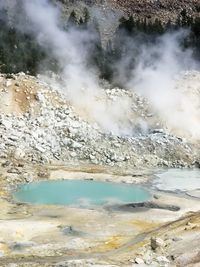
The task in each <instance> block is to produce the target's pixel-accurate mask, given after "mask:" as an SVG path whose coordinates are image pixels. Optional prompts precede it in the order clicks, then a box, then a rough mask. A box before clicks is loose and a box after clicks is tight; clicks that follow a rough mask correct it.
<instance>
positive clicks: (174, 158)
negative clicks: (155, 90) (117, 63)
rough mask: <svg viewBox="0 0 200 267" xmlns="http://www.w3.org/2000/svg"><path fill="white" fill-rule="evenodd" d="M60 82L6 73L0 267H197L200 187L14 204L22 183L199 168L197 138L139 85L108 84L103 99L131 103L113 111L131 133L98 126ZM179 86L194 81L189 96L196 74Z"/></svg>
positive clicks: (118, 179) (142, 179)
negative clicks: (135, 196)
mask: <svg viewBox="0 0 200 267" xmlns="http://www.w3.org/2000/svg"><path fill="white" fill-rule="evenodd" d="M56 79H57V77H51V78H49V77H48V79H47V77H44V76H38V77H32V76H28V75H25V74H24V73H19V74H12V75H4V74H2V75H1V77H0V88H1V103H0V110H1V124H0V133H1V144H0V145H1V151H0V153H1V154H0V158H1V181H0V183H1V192H0V195H1V200H0V205H1V215H0V216H1V221H0V236H1V246H0V252H1V258H0V265H1V266H28V265H31V266H115V267H117V266H199V265H198V264H199V263H198V262H199V241H200V240H199V229H200V228H199V227H200V217H199V212H198V210H199V203H200V202H199V201H200V200H199V198H198V197H199V191H198V190H196V191H194V192H191V193H190V195H186V194H181V193H180V194H179V193H175V192H167V191H165V192H164V191H158V190H155V188H154V189H152V190H151V192H152V194H153V196H152V199H151V200H150V201H149V202H147V203H146V204H144V205H142V206H141V205H140V206H137V205H132V206H127V207H123V208H112V207H110V208H109V207H107V208H106V207H105V208H104V207H102V208H95V209H93V208H92V209H90V208H87V209H81V208H78V207H77V208H70V207H67V206H54V205H50V206H47V205H31V204H22V203H16V202H15V201H13V198H12V192H13V190H15V189H16V186H17V185H19V184H21V183H29V182H33V181H43V180H58V179H61V178H62V179H75V180H76V179H83V180H95V181H110V182H115V183H122V182H123V183H130V184H132V183H133V184H143V185H144V186H147V187H151V181H153V180H154V177H155V175H156V173H158V172H159V171H161V170H163V168H167V167H176V168H183V167H198V166H199V153H200V152H199V146H198V141H197V139H196V137H195V138H194V137H192V136H189V133H188V132H187V131H182V132H180V129H179V133H178V132H177V130H176V129H175V128H172V127H171V128H170V124H169V125H167V124H166V122H165V123H164V122H163V121H162V120H161V118H159V116H158V115H156V113H155V111H154V110H152V108H151V105H150V104H149V103H148V101H147V100H146V99H144V98H142V97H141V96H138V95H137V94H136V93H134V91H132V93H130V92H129V91H126V90H121V89H118V88H111V87H110V88H108V84H107V83H105V82H104V84H105V89H102V94H101V97H99V98H98V99H97V100H96V101H97V103H96V105H100V106H101V107H102V106H103V107H104V106H105V105H106V107H107V108H108V110H109V108H110V106H112V107H113V105H116V103H121V101H122V100H123V101H126V103H129V105H130V109H129V110H128V112H127V113H126V116H125V115H124V114H123V121H122V122H121V121H120V120H121V119H122V118H120V116H117V117H116V118H115V119H116V123H118V125H121V124H122V125H124V128H125V127H127V129H129V131H130V132H129V135H125V134H124V135H123V136H122V135H118V134H117V132H116V133H115V132H113V133H112V132H108V131H106V129H104V128H102V127H100V126H99V125H98V124H97V123H96V122H95V121H94V118H93V117H92V116H89V114H90V113H88V110H87V108H86V107H85V108H83V107H82V106H73V105H72V104H71V103H70V101H69V99H68V98H67V96H66V94H65V91H64V90H63V88H61V87H59V85H58V83H57V82H56ZM102 83H103V82H102ZM176 83H177V87H176V90H179V89H181V90H184V92H185V93H187V90H188V88H190V93H191V92H192V93H191V97H193V98H192V99H196V98H198V97H199V92H200V86H199V84H200V73H199V72H187V73H183V74H182V75H181V76H180V77H179V79H178V80H177V81H176ZM106 88H107V89H106ZM191 89H192V91H191ZM123 103H124V102H123ZM89 111H90V109H89ZM121 111H122V112H123V109H122V110H121ZM126 111H127V110H126ZM141 121H142V122H143V123H141ZM130 125H131V127H132V128H131V130H130ZM114 130H116V127H114ZM184 135H185V137H184ZM188 136H189V137H188ZM188 179H189V177H188Z"/></svg>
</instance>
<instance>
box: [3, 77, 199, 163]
mask: <svg viewBox="0 0 200 267" xmlns="http://www.w3.org/2000/svg"><path fill="white" fill-rule="evenodd" d="M193 75H195V77H199V76H198V75H199V74H198V73H196V74H193ZM191 77H193V76H191V75H188V81H191ZM193 78H194V77H193ZM184 83H185V78H184ZM185 84H186V83H185ZM197 85H198V83H197ZM188 86H191V84H190V82H189V84H188ZM0 87H1V101H0V110H1V114H0V134H1V144H0V146H1V150H0V156H1V158H11V159H12V158H15V159H17V160H25V161H28V162H31V163H56V162H59V163H63V164H64V163H67V162H70V161H73V162H86V163H92V164H95V165H96V164H98V165H99V164H100V165H109V166H118V167H126V166H132V167H133V166H134V167H137V168H142V167H158V166H168V167H170V166H171V167H177V166H178V167H182V166H192V165H195V164H198V160H199V156H198V155H199V154H198V144H197V142H196V141H193V140H190V139H186V138H182V137H183V136H179V135H175V134H173V132H172V133H169V131H167V127H166V125H165V123H164V122H163V121H161V120H160V118H159V117H158V116H157V115H155V114H152V113H151V108H150V106H149V104H148V103H147V101H146V100H145V99H143V98H142V97H139V96H137V95H136V94H135V93H129V92H127V91H124V90H120V89H117V88H115V89H107V90H105V92H106V94H105V99H100V100H99V101H107V102H108V100H109V101H111V104H112V103H113V104H115V102H117V101H118V99H121V98H122V97H124V96H126V97H128V98H129V100H130V101H131V103H132V105H131V110H130V111H129V113H128V114H126V115H125V116H124V118H123V120H124V122H126V123H127V124H128V125H129V127H130V125H131V127H132V128H131V129H132V133H131V134H129V135H128V136H127V135H124V136H120V135H117V134H114V133H112V132H108V131H104V130H103V129H101V127H100V126H99V125H98V123H96V122H94V121H91V120H90V118H88V117H87V116H86V115H85V114H83V113H82V112H81V110H79V109H78V108H77V107H73V106H72V105H71V104H70V103H69V101H68V98H67V96H66V95H64V94H63V93H62V91H57V90H56V89H55V88H52V87H50V86H49V85H48V83H47V82H44V81H42V80H41V79H39V78H34V77H31V76H27V75H25V74H23V73H21V74H18V75H11V76H9V77H8V76H7V77H6V76H5V75H1V77H0ZM196 90H197V91H198V88H196ZM141 120H142V123H141ZM118 123H119V124H121V123H122V125H123V122H120V121H119V122H118ZM143 124H145V127H143ZM144 128H145V129H144Z"/></svg>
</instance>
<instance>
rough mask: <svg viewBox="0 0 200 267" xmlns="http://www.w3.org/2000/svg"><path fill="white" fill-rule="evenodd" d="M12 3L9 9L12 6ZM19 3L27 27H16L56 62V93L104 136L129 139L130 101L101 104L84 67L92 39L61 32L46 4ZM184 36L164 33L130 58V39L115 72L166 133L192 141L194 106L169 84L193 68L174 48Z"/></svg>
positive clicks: (93, 74) (94, 79) (91, 73)
mask: <svg viewBox="0 0 200 267" xmlns="http://www.w3.org/2000/svg"><path fill="white" fill-rule="evenodd" d="M11 2H12V1H11ZM14 2H15V1H13V2H12V6H11V7H12V10H13V8H15V7H16V6H17V2H15V5H14V4H13V3H14ZM22 3H23V6H24V9H25V12H26V15H27V17H28V19H29V20H30V22H31V27H30V25H29V26H24V25H23V26H22V23H19V24H18V27H20V29H21V30H23V31H25V32H26V31H27V32H29V33H30V32H31V33H32V34H34V36H35V38H36V39H37V41H38V43H39V44H40V45H42V46H43V47H45V48H47V49H48V50H49V51H50V53H52V55H53V56H54V57H56V59H57V61H58V62H59V66H60V69H61V77H62V88H63V90H64V91H65V93H66V95H67V97H68V98H69V100H70V101H71V102H72V103H73V105H74V106H75V107H76V108H77V109H79V110H81V112H84V113H85V114H87V115H88V116H90V119H92V120H93V121H94V122H97V123H98V124H99V125H100V126H101V127H102V128H103V129H104V130H105V131H111V132H113V133H115V134H120V135H122V134H132V125H130V120H129V116H130V114H131V103H130V101H129V100H128V99H127V98H121V99H118V100H117V101H115V102H112V101H111V102H110V101H108V100H106V96H105V93H104V91H103V90H102V89H101V87H100V85H99V84H100V83H99V79H98V72H97V71H96V70H95V69H91V68H89V67H88V58H89V51H90V49H91V45H92V43H93V42H94V41H95V38H96V36H95V35H94V34H91V33H89V32H88V31H78V30H77V29H74V28H72V29H69V30H68V31H65V30H63V29H62V27H61V26H60V25H61V21H60V17H61V16H60V12H59V10H58V8H56V7H55V6H54V5H52V4H51V3H50V2H49V1H47V0H34V1H26V0H22ZM2 6H3V4H1V5H0V8H2ZM185 34H186V33H185V32H179V33H176V34H166V35H164V36H163V37H162V38H160V39H159V40H158V42H157V44H156V45H152V46H145V45H143V46H142V45H141V48H140V49H139V56H138V55H137V56H136V55H135V54H134V51H135V46H138V42H137V40H132V41H131V45H130V48H129V54H128V55H127V57H126V58H125V59H123V60H122V61H121V62H119V64H118V66H116V67H117V69H118V71H119V72H118V74H119V77H121V78H123V81H124V82H125V86H126V87H127V88H129V89H130V90H136V92H137V93H139V94H141V95H142V96H144V97H146V98H147V99H148V100H149V102H150V103H151V106H152V108H153V110H154V112H155V113H157V114H159V116H160V118H161V120H162V121H163V122H164V124H165V125H167V127H168V129H169V130H170V131H172V132H173V131H175V132H176V133H178V134H181V135H185V134H187V135H190V136H193V137H195V138H196V137H198V136H199V133H200V124H199V121H198V115H199V109H198V105H199V102H198V101H197V102H195V103H193V100H194V99H193V98H192V99H191V97H190V96H188V95H187V94H186V93H185V92H182V91H180V90H178V89H177V88H176V82H175V77H176V76H177V75H178V74H180V72H181V71H182V70H184V69H187V68H191V67H193V65H194V64H193V62H192V60H191V54H190V52H188V51H183V50H182V49H181V48H180V45H179V43H180V39H181V38H182V37H183V36H184V35H185ZM139 45H140V44H139ZM137 53H138V50H137ZM133 57H135V58H136V67H135V69H134V70H132V73H131V76H130V77H129V79H125V76H124V75H123V74H124V73H125V72H126V67H127V62H129V59H131V58H133ZM129 71H130V70H129ZM122 76H123V77H122Z"/></svg>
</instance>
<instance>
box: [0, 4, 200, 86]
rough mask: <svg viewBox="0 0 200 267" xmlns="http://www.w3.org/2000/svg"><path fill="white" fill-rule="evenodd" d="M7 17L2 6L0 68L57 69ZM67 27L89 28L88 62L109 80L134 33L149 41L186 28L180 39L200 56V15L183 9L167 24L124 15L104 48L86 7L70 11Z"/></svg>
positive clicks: (51, 59)
mask: <svg viewBox="0 0 200 267" xmlns="http://www.w3.org/2000/svg"><path fill="white" fill-rule="evenodd" d="M7 21H8V17H7V12H6V10H2V11H1V13H0V72H4V73H17V72H19V71H24V72H29V73H30V74H32V75H35V74H36V73H37V72H38V68H39V66H48V69H50V70H53V71H58V65H57V62H56V59H54V58H52V57H51V53H50V52H49V51H47V50H45V49H44V48H43V47H41V46H40V45H39V44H37V42H36V41H35V39H34V37H32V36H31V34H25V33H23V32H20V31H18V30H16V29H15V28H14V27H12V25H10V24H9V23H7ZM70 28H77V29H79V30H88V31H90V32H91V33H92V34H94V35H95V36H96V38H95V39H94V42H93V43H92V44H91V47H90V48H91V49H90V52H91V53H90V57H89V63H88V65H89V66H90V67H91V66H93V67H95V68H97V69H98V70H99V76H100V77H101V78H105V79H107V80H110V81H112V78H113V76H114V75H115V69H114V67H113V66H115V65H116V62H118V61H119V60H120V59H121V58H122V57H124V56H126V53H127V52H128V49H129V41H130V40H132V38H136V37H137V39H138V40H139V42H140V43H145V44H148V43H150V44H151V43H152V42H155V41H156V38H157V37H159V36H162V35H163V34H164V33H166V32H173V31H175V30H177V29H181V28H188V29H190V34H189V35H188V36H187V38H186V39H185V40H184V41H183V44H182V45H183V48H188V47H191V48H193V50H194V56H195V58H198V59H199V60H200V18H194V19H193V18H192V17H190V16H188V14H187V12H186V10H183V11H182V12H181V13H180V15H179V17H178V19H177V21H176V23H171V21H170V20H169V21H168V23H167V24H166V25H163V24H162V23H161V21H159V20H158V19H156V20H155V21H153V22H152V21H148V20H146V19H135V18H134V17H133V16H130V17H129V18H124V17H123V18H121V19H120V21H119V27H118V29H117V31H116V37H115V40H113V41H112V43H111V42H108V44H107V46H106V48H105V47H104V48H103V47H102V44H101V37H100V31H99V28H98V23H97V22H95V21H91V18H90V15H89V12H88V10H87V9H85V10H84V12H83V16H82V17H79V18H78V17H77V16H76V13H75V11H72V12H71V14H70V16H69V19H68V21H67V22H66V21H65V22H64V23H63V29H64V30H65V31H68V30H69V29H70ZM136 49H137V48H136ZM135 52H137V51H135ZM130 64H131V66H130V68H133V67H134V60H133V61H130Z"/></svg>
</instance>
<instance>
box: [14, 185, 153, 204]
mask: <svg viewBox="0 0 200 267" xmlns="http://www.w3.org/2000/svg"><path fill="white" fill-rule="evenodd" d="M150 197H151V195H150V193H149V192H148V191H146V190H145V189H143V188H142V187H139V186H136V185H127V184H115V183H107V182H95V181H85V180H59V181H42V182H35V183H30V184H25V185H23V186H21V187H20V188H19V189H18V191H17V192H15V193H14V199H15V200H17V201H20V202H29V203H35V204H53V205H54V204H57V205H70V206H79V207H80V206H83V207H84V206H91V205H106V204H125V203H138V202H144V201H147V200H149V199H150Z"/></svg>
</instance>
